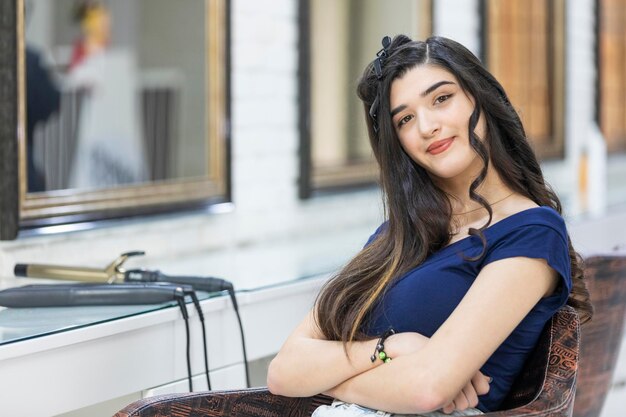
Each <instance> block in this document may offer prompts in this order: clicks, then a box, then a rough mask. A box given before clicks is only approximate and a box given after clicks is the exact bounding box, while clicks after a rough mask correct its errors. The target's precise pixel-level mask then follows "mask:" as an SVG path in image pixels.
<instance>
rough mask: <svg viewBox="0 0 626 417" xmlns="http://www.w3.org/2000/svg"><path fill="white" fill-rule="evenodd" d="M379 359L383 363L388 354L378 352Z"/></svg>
mask: <svg viewBox="0 0 626 417" xmlns="http://www.w3.org/2000/svg"><path fill="white" fill-rule="evenodd" d="M378 357H379V358H380V360H381V361H384V360H385V359H386V358H387V354H386V353H385V352H378Z"/></svg>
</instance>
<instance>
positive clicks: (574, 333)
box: [115, 306, 580, 417]
mask: <svg viewBox="0 0 626 417" xmlns="http://www.w3.org/2000/svg"><path fill="white" fill-rule="evenodd" d="M579 335H580V331H579V321H578V315H577V314H576V312H575V311H574V309H572V308H571V307H568V306H566V307H563V308H562V309H561V310H560V311H559V312H558V313H557V314H556V315H555V316H554V317H553V318H552V319H551V320H550V322H549V323H548V324H547V325H546V328H545V329H544V330H543V333H542V335H541V338H540V340H539V343H538V345H537V348H536V349H535V351H534V353H533V354H532V355H531V357H530V358H529V360H528V361H527V363H526V365H525V367H524V370H523V372H522V374H521V375H520V378H518V381H517V382H516V383H515V384H514V386H513V389H512V391H511V393H510V395H509V397H508V398H507V399H506V401H505V403H504V405H503V408H504V409H505V411H498V412H493V413H488V414H485V415H486V416H494V417H505V416H506V417H515V416H534V417H570V416H571V415H572V408H573V405H574V391H575V385H576V374H577V369H578V351H579ZM330 402H331V399H330V398H329V397H325V396H323V395H318V396H315V397H308V398H287V397H281V396H278V395H272V394H270V393H269V392H268V391H267V389H265V388H258V389H248V390H239V391H213V392H197V393H187V394H171V395H160V396H156V397H151V398H145V399H142V400H139V401H136V402H134V403H132V404H130V405H128V406H127V407H125V408H124V409H123V410H121V411H119V412H118V413H117V414H116V415H115V417H165V416H172V417H196V416H197V417H200V416H203V417H226V416H228V417H307V416H310V415H311V413H312V412H313V410H315V408H317V407H318V406H319V405H321V404H329V403H330Z"/></svg>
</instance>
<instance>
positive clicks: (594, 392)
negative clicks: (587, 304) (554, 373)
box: [574, 256, 626, 417]
mask: <svg viewBox="0 0 626 417" xmlns="http://www.w3.org/2000/svg"><path fill="white" fill-rule="evenodd" d="M585 279H586V280H587V286H588V287H589V292H590V295H591V302H592V303H593V306H594V310H595V311H594V316H593V319H592V321H591V322H590V323H587V324H585V325H584V326H583V327H582V340H581V353H580V369H579V374H578V382H577V388H576V402H575V404H574V417H597V416H599V415H600V411H601V410H602V406H603V405H604V400H605V398H606V395H607V393H608V391H609V388H610V385H611V380H612V378H613V370H614V369H615V363H616V361H617V354H618V352H619V349H620V342H621V340H622V335H623V329H624V315H625V314H626V256H595V257H591V258H588V259H586V261H585Z"/></svg>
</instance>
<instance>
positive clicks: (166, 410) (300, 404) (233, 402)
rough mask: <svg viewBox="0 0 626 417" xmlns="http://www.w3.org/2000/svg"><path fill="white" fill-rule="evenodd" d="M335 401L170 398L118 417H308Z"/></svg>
mask: <svg viewBox="0 0 626 417" xmlns="http://www.w3.org/2000/svg"><path fill="white" fill-rule="evenodd" d="M331 402H332V398H330V397H327V396H324V395H316V396H314V397H305V398H290V397H283V396H280V395H273V394H271V393H270V392H269V391H268V390H267V388H252V389H247V390H233V391H211V392H192V393H187V394H166V395H158V396H155V397H150V398H145V399H142V400H138V401H135V402H134V403H132V404H129V405H128V406H126V407H125V408H124V409H123V410H121V411H119V412H118V413H117V414H115V416H114V417H165V416H168V417H169V416H172V417H192V416H206V417H227V416H228V417H229V416H233V417H234V416H242V417H243V416H246V417H253V416H262V417H285V416H289V417H307V416H310V415H311V414H312V413H313V411H314V410H315V409H316V408H317V407H319V406H320V405H322V404H330V403H331Z"/></svg>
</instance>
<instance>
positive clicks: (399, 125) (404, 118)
mask: <svg viewBox="0 0 626 417" xmlns="http://www.w3.org/2000/svg"><path fill="white" fill-rule="evenodd" d="M409 120H411V115H406V116H404V117H403V118H402V119H400V120H399V121H398V127H402V126H403V125H404V124H405V123H408V122H409Z"/></svg>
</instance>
